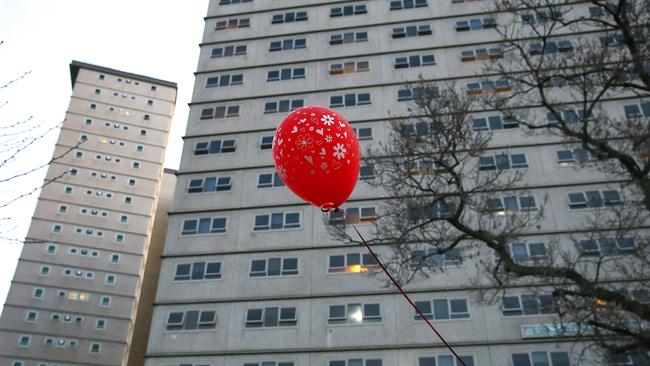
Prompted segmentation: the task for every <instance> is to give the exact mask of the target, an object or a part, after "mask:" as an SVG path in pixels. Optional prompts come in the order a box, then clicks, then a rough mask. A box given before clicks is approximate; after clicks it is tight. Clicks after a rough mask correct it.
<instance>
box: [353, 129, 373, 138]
mask: <svg viewBox="0 0 650 366" xmlns="http://www.w3.org/2000/svg"><path fill="white" fill-rule="evenodd" d="M352 130H353V131H354V133H355V134H356V135H357V139H358V140H359V141H366V140H372V127H360V128H353V129H352Z"/></svg>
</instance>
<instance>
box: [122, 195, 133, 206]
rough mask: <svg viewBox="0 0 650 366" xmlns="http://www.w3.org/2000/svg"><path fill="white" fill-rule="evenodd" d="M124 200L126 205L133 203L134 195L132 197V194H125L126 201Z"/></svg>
mask: <svg viewBox="0 0 650 366" xmlns="http://www.w3.org/2000/svg"><path fill="white" fill-rule="evenodd" d="M123 202H124V204H126V205H130V204H131V203H133V197H131V196H124V201H123Z"/></svg>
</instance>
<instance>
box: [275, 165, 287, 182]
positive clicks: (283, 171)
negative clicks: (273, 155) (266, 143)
mask: <svg viewBox="0 0 650 366" xmlns="http://www.w3.org/2000/svg"><path fill="white" fill-rule="evenodd" d="M276 170H277V171H278V175H279V176H280V178H282V179H283V180H286V179H287V177H288V175H287V169H286V168H285V167H283V166H282V165H279V166H278V167H277V169H276Z"/></svg>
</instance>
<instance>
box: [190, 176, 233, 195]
mask: <svg viewBox="0 0 650 366" xmlns="http://www.w3.org/2000/svg"><path fill="white" fill-rule="evenodd" d="M231 188H232V180H231V179H230V177H207V178H196V179H190V181H189V183H188V185H187V193H208V192H225V191H229V190H230V189H231Z"/></svg>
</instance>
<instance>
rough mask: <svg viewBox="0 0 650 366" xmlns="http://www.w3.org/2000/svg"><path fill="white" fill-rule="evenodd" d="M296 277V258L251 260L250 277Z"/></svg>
mask: <svg viewBox="0 0 650 366" xmlns="http://www.w3.org/2000/svg"><path fill="white" fill-rule="evenodd" d="M295 275H298V258H269V259H253V260H252V261H251V271H250V273H249V276H250V277H274V276H295Z"/></svg>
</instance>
